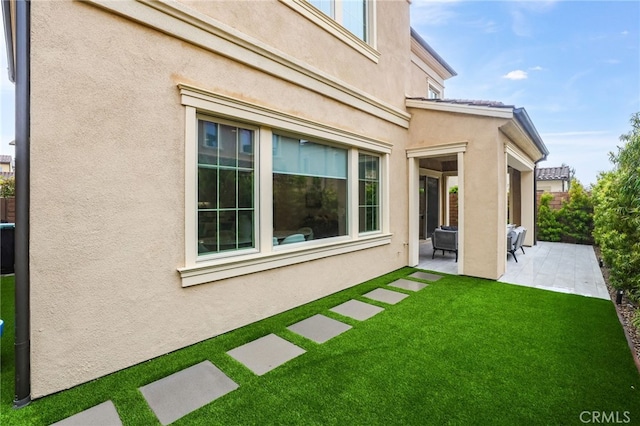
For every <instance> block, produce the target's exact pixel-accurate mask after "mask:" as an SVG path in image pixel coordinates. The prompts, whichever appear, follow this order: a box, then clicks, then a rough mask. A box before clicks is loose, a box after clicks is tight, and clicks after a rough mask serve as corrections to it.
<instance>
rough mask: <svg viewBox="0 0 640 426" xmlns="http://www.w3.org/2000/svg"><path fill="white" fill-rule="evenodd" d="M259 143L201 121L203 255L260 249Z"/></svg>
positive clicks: (242, 131)
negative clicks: (257, 210)
mask: <svg viewBox="0 0 640 426" xmlns="http://www.w3.org/2000/svg"><path fill="white" fill-rule="evenodd" d="M254 138H255V131H254V130H252V129H248V128H242V127H238V126H234V125H232V124H223V123H222V122H214V121H210V120H207V119H203V118H200V119H198V254H199V255H206V254H211V253H220V252H225V251H233V250H242V249H247V248H253V247H255V238H254V227H255V225H254V223H255V203H254V198H255V197H254V175H255V173H254Z"/></svg>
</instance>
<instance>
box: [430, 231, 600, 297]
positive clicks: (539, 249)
mask: <svg viewBox="0 0 640 426" xmlns="http://www.w3.org/2000/svg"><path fill="white" fill-rule="evenodd" d="M432 254H433V249H432V246H431V241H430V240H421V241H420V261H419V263H418V265H417V267H418V268H420V269H426V270H429V271H434V272H442V273H445V274H454V275H456V274H457V264H456V262H455V255H454V254H453V253H447V252H445V254H444V255H443V254H442V252H441V251H438V252H437V253H436V255H435V258H434V259H431V256H432ZM505 255H506V253H505ZM517 257H518V262H516V261H515V260H514V259H513V257H512V256H511V255H507V258H506V259H507V263H506V265H507V270H506V272H505V274H504V275H503V276H502V277H500V279H499V280H498V281H499V282H503V283H508V284H516V285H521V286H526V287H535V288H539V289H543V290H550V291H555V292H559V293H569V294H578V295H581V296H587V297H595V298H598V299H606V300H608V299H610V296H609V292H608V290H607V286H606V285H605V282H604V278H603V277H602V272H601V271H600V267H599V266H598V260H597V259H596V255H595V252H594V250H593V247H592V246H587V245H580V244H566V243H551V242H548V241H539V242H538V243H537V244H536V245H534V246H531V247H525V248H524V254H523V253H522V251H518V253H517Z"/></svg>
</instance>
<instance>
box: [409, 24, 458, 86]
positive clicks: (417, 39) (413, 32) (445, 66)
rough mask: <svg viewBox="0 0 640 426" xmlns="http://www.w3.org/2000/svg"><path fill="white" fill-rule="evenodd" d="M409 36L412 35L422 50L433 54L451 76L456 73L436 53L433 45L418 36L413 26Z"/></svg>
mask: <svg viewBox="0 0 640 426" xmlns="http://www.w3.org/2000/svg"><path fill="white" fill-rule="evenodd" d="M411 37H413V38H414V39H415V40H416V41H417V42H418V43H419V44H420V46H422V47H423V48H424V50H426V51H427V52H429V54H430V55H431V56H433V58H434V59H435V60H436V61H438V63H439V64H440V65H442V66H443V67H444V69H446V70H447V71H448V72H449V73H450V74H451V76H452V77H453V76H456V75H458V73H457V72H456V71H455V70H454V69H453V68H451V65H449V64H448V63H447V62H446V61H445V60H444V59H442V56H440V55H438V52H436V51H435V50H434V49H433V47H431V46H429V43H427V42H426V41H424V39H423V38H422V37H420V34H418V32H417V31H416V30H414V29H413V28H411Z"/></svg>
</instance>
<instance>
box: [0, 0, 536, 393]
mask: <svg viewBox="0 0 640 426" xmlns="http://www.w3.org/2000/svg"><path fill="white" fill-rule="evenodd" d="M2 4H3V12H4V25H5V29H7V30H8V34H9V37H8V47H9V48H10V55H9V57H10V59H9V60H10V76H11V77H12V78H14V79H15V82H16V110H17V118H18V125H17V128H16V157H17V161H18V164H17V167H16V169H17V192H18V194H17V206H16V208H17V216H18V217H17V219H16V257H17V259H18V260H17V264H16V287H17V291H16V310H17V312H18V313H17V317H16V320H17V330H16V336H17V339H16V342H17V349H16V371H17V378H16V384H17V387H16V393H17V395H16V405H20V404H24V403H26V402H28V400H29V399H30V398H37V397H41V396H44V395H47V394H50V393H53V392H56V391H59V390H62V389H66V388H69V387H71V386H74V385H77V384H79V383H83V382H86V381H88V380H91V379H94V378H96V377H100V376H102V375H105V374H108V373H111V372H114V371H117V370H119V369H122V368H125V367H128V366H131V365H134V364H136V363H140V362H142V361H145V360H148V359H150V358H153V357H156V356H159V355H162V354H165V353H167V352H170V351H173V350H176V349H179V348H182V347H185V346H187V345H190V344H193V343H195V342H198V341H201V340H204V339H207V338H211V337H213V336H216V335H219V334H221V333H225V332H227V331H230V330H233V329H235V328H238V327H241V326H243V325H246V324H249V323H251V322H255V321H258V320H260V319H263V318H266V317H269V316H271V315H274V314H277V313H280V312H283V311H285V310H287V309H290V308H293V307H295V306H299V305H301V304H304V303H307V302H309V301H312V300H315V299H318V298H321V297H324V296H326V295H329V294H331V293H334V292H337V291H340V290H342V289H345V288H348V287H350V286H353V285H356V284H358V283H361V282H363V281H365V280H367V279H370V278H373V277H376V276H378V275H381V274H384V273H387V272H390V271H393V270H395V269H398V268H401V267H404V266H407V265H412V266H413V265H417V263H418V257H419V250H418V248H419V240H420V232H419V231H420V227H421V226H422V224H421V221H420V204H421V202H420V200H421V197H420V195H419V194H420V191H419V187H420V185H421V182H424V185H426V186H425V187H428V189H427V191H428V192H429V195H430V197H426V198H427V199H429V200H430V201H429V205H428V206H427V214H426V216H428V217H429V218H430V220H431V222H430V223H429V226H436V225H438V224H442V217H443V214H444V205H445V203H444V201H443V200H444V194H445V191H446V187H445V186H446V185H445V184H444V180H445V178H446V177H447V176H457V178H458V186H459V200H460V201H459V217H458V223H459V231H458V233H459V244H460V252H459V261H458V272H459V273H460V274H465V275H470V276H476V277H484V278H488V279H497V278H499V277H500V276H501V275H503V274H504V272H505V268H506V226H505V225H506V224H507V222H515V223H518V224H522V225H523V226H525V227H528V228H531V229H533V226H534V223H535V222H534V210H535V209H534V204H535V198H534V195H535V190H534V174H535V168H536V164H537V162H539V161H540V160H542V159H544V158H545V157H546V155H547V153H548V152H547V150H546V148H545V146H544V143H543V142H542V140H541V139H540V137H539V135H538V133H537V132H536V129H535V127H534V125H533V123H532V122H531V120H530V119H529V117H528V115H527V114H526V111H525V110H524V109H522V108H516V107H513V106H506V105H502V104H499V103H494V102H473V101H459V100H457V101H456V100H447V99H446V97H445V81H446V80H447V79H449V78H451V77H453V76H455V71H454V70H453V69H452V68H451V66H450V65H448V64H447V63H446V62H445V61H444V60H443V59H442V57H440V56H439V55H438V54H437V53H436V52H435V51H434V50H433V49H432V48H431V47H430V46H429V45H428V44H427V43H426V42H425V41H424V40H423V39H422V38H421V37H420V36H419V35H418V34H417V33H416V32H415V31H412V30H411V28H410V23H409V13H410V2H409V1H377V0H362V1H349V2H346V1H344V2H343V1H341V0H330V1H315V0H310V1H306V0H271V1H260V2H256V1H232V2H218V1H187V0H159V1H148V0H122V1H110V0H85V1H82V2H79V1H57V2H25V1H14V0H11V1H3V3H2ZM63 160H64V162H65V164H69V167H65V168H64V169H61V168H59V167H57V164H59V163H60V162H61V161H63ZM507 179H510V180H511V182H510V187H511V188H512V189H514V188H515V189H514V190H513V191H512V192H513V194H514V195H513V196H510V197H509V198H507V197H506V188H507ZM425 202H426V201H425ZM509 203H510V204H511V206H510V208H509V209H508V206H509ZM423 207H424V206H423ZM507 211H509V212H510V213H509V214H511V215H513V217H511V218H509V217H507ZM425 220H426V219H425ZM533 235H534V233H533V232H530V233H528V234H527V238H528V240H527V241H526V242H525V243H526V244H533V239H532V238H533Z"/></svg>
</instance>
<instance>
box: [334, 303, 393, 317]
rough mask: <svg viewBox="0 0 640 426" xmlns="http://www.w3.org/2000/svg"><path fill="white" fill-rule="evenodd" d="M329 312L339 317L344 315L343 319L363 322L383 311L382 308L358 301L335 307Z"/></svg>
mask: <svg viewBox="0 0 640 426" xmlns="http://www.w3.org/2000/svg"><path fill="white" fill-rule="evenodd" d="M330 311H332V312H335V313H338V314H340V315H344V316H345V317H349V318H353V319H356V320H358V321H364V320H366V319H369V318H371V317H372V316H374V315H376V314H378V313H380V312H382V311H384V308H381V307H379V306H374V305H370V304H368V303H364V302H361V301H359V300H349V301H347V302H344V303H342V304H340V305H338V306H336V307H333V308H331V309H330Z"/></svg>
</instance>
